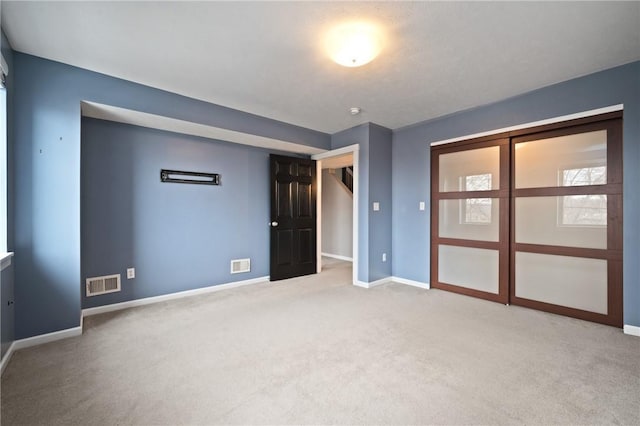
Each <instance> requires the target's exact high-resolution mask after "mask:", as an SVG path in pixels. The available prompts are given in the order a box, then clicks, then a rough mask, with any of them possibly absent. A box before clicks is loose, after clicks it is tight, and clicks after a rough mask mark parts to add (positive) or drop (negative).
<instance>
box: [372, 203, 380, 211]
mask: <svg viewBox="0 0 640 426" xmlns="http://www.w3.org/2000/svg"><path fill="white" fill-rule="evenodd" d="M378 210H380V203H379V202H377V201H376V202H374V203H373V211H374V212H377V211H378Z"/></svg>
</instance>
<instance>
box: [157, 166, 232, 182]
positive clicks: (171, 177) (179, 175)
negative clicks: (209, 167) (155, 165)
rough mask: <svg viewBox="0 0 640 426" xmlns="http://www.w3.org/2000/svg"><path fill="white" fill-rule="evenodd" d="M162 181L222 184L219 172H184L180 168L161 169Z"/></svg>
mask: <svg viewBox="0 0 640 426" xmlns="http://www.w3.org/2000/svg"><path fill="white" fill-rule="evenodd" d="M160 181H162V182H173V183H193V184H196V185H220V175H219V174H217V173H198V172H183V171H180V170H166V169H162V170H160Z"/></svg>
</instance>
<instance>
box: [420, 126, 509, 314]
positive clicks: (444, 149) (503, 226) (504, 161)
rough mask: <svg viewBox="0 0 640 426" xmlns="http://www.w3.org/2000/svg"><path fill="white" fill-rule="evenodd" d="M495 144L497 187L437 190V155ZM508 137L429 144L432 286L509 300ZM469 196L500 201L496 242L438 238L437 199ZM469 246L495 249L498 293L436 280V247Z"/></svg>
mask: <svg viewBox="0 0 640 426" xmlns="http://www.w3.org/2000/svg"><path fill="white" fill-rule="evenodd" d="M494 146H498V147H499V148H500V149H499V155H500V159H499V164H500V165H499V169H500V179H499V187H498V189H495V190H487V191H455V192H453V191H452V192H440V155H442V154H450V153H455V152H461V151H469V150H475V149H481V148H490V147H494ZM509 149H510V143H509V139H508V138H504V137H498V138H496V137H495V136H493V137H489V138H486V137H485V138H478V139H473V140H469V141H465V142H460V143H456V144H453V145H441V146H433V147H431V277H430V280H431V286H432V287H433V288H437V289H441V290H447V291H451V292H454V293H459V294H464V295H467V296H474V297H478V298H481V299H486V300H491V301H494V302H499V303H504V304H507V303H509V270H510V266H509V262H510V260H509V208H510V201H509V175H510V173H509V157H510V153H509ZM469 198H497V199H498V200H499V214H498V216H499V217H498V221H499V222H498V241H478V240H467V239H458V238H441V237H440V235H439V231H440V228H439V217H440V200H465V199H469ZM441 244H442V245H448V246H455V247H469V248H479V249H489V250H496V251H498V293H497V294H495V293H490V292H485V291H481V290H476V289H471V288H466V287H461V286H458V285H455V284H451V283H443V282H440V281H439V280H438V246H439V245H441Z"/></svg>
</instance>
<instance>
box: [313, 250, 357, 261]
mask: <svg viewBox="0 0 640 426" xmlns="http://www.w3.org/2000/svg"><path fill="white" fill-rule="evenodd" d="M321 254H322V255H323V256H325V257H330V258H332V259H338V260H344V261H347V262H353V257H347V256H342V255H339V254H331V253H324V252H322V253H321Z"/></svg>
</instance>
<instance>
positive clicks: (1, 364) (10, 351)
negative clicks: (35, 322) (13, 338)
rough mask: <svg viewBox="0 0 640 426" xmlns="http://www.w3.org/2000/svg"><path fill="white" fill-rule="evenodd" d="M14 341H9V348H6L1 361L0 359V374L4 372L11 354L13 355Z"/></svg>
mask: <svg viewBox="0 0 640 426" xmlns="http://www.w3.org/2000/svg"><path fill="white" fill-rule="evenodd" d="M15 346H16V342H13V343H11V346H9V349H7V353H5V354H4V357H3V358H2V361H0V376H2V373H4V369H5V368H7V365H8V364H9V361H10V360H11V356H12V355H13V351H15Z"/></svg>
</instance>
